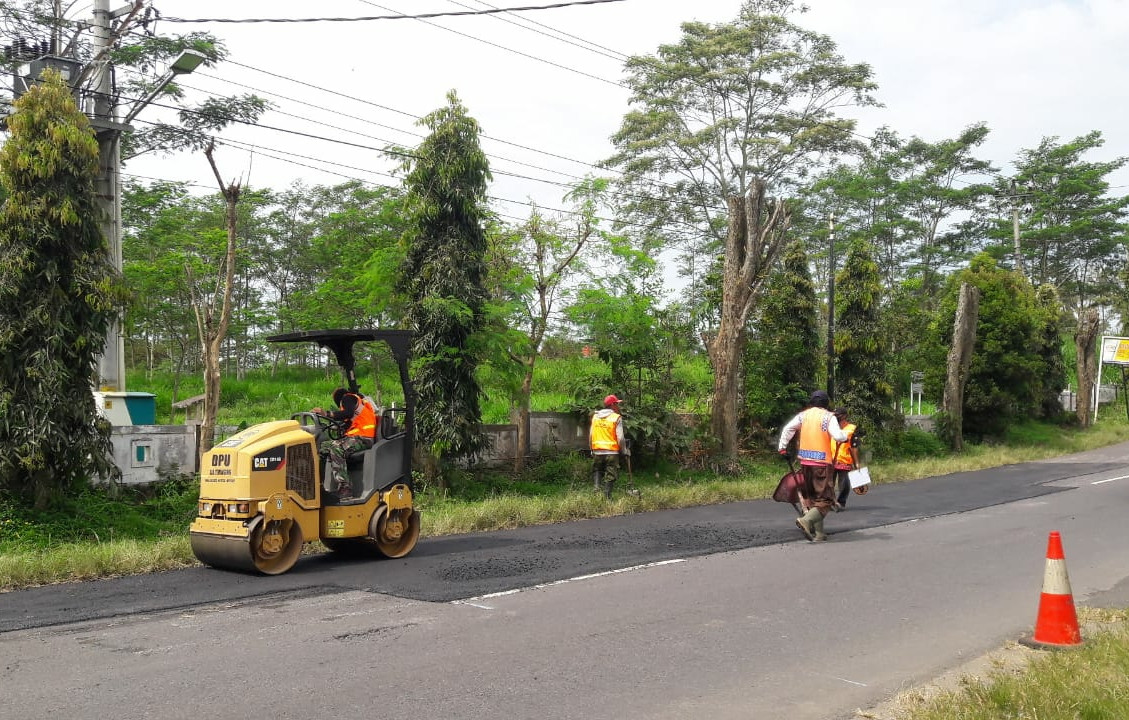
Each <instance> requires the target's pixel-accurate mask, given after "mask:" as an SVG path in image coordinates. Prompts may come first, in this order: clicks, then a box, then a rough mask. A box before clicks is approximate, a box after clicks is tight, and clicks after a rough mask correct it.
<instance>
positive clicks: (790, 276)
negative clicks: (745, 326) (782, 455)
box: [744, 241, 823, 428]
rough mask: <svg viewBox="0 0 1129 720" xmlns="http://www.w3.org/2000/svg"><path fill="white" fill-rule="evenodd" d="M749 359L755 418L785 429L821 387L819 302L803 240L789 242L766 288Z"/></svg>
mask: <svg viewBox="0 0 1129 720" xmlns="http://www.w3.org/2000/svg"><path fill="white" fill-rule="evenodd" d="M759 310H760V313H759V316H758V318H757V321H756V322H754V323H752V327H751V329H750V338H749V346H748V349H747V351H746V356H745V376H744V379H745V407H746V414H747V415H748V417H749V420H750V421H751V422H752V423H754V424H756V425H762V426H765V427H769V428H779V427H780V426H781V425H783V423H784V422H786V421H787V420H788V419H789V418H791V416H792V415H795V414H796V411H797V410H799V409H800V408H801V407H803V405H804V403H805V401H807V399H808V398H809V397H810V396H811V392H812V390H814V389H815V383H816V376H817V374H818V372H819V365H820V360H821V358H822V357H823V354H822V353H821V351H820V347H821V346H820V334H819V302H818V300H817V299H816V296H815V285H814V284H813V283H812V279H811V271H810V270H809V267H808V254H807V250H806V247H805V245H804V243H803V242H801V241H795V242H792V243H791V244H789V246H788V250H787V251H786V252H785V254H784V262H783V263H782V265H781V267H780V269H779V270H778V271H776V272H774V273H773V274H772V276H771V277H770V278H769V280H768V285H767V286H766V288H765V293H764V297H763V298H762V302H761V303H760V307H759Z"/></svg>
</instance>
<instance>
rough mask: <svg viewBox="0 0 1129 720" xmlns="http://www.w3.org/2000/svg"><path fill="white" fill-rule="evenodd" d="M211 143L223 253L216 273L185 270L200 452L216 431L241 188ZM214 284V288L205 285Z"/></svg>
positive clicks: (209, 152)
mask: <svg viewBox="0 0 1129 720" xmlns="http://www.w3.org/2000/svg"><path fill="white" fill-rule="evenodd" d="M212 151H213V147H212V146H210V145H209V146H208V149H207V150H206V151H205V153H204V154H205V156H206V157H207V158H208V165H210V166H211V168H212V173H213V174H214V175H215V177H216V183H218V184H219V188H220V194H222V195H223V199H224V206H225V212H224V221H225V222H224V225H225V230H226V243H225V246H224V252H223V255H222V256H221V257H220V260H219V262H218V263H216V264H215V265H214V268H215V272H216V277H215V279H214V280H215V281H214V282H212V279H211V278H208V279H207V280H203V282H202V283H197V282H195V281H194V278H193V277H192V274H191V268H186V269H187V270H188V271H189V282H190V283H191V284H192V287H193V293H192V309H193V311H194V312H195V314H196V332H197V336H198V337H199V339H200V356H201V357H202V358H203V360H204V417H203V420H202V422H201V423H200V447H199V448H197V449H198V450H199V452H200V453H201V454H203V453H205V452H207V451H208V450H211V449H212V444H213V441H214V439H215V432H216V411H217V410H218V409H219V404H220V391H221V389H222V387H221V384H220V350H221V349H222V348H223V343H224V340H225V339H226V338H227V328H228V325H229V324H230V322H231V296H232V291H233V287H234V282H235V240H236V218H237V212H238V206H239V195H240V192H241V190H242V188H241V186H240V184H239V183H234V182H233V183H228V184H227V185H224V182H223V179H222V178H221V177H220V171H219V169H218V168H217V167H216V162H215V160H214V159H213V157H212ZM209 287H214V288H215V290H214V291H208V290H206V288H209Z"/></svg>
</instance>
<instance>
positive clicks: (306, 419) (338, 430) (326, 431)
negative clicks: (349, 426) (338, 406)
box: [290, 412, 345, 440]
mask: <svg viewBox="0 0 1129 720" xmlns="http://www.w3.org/2000/svg"><path fill="white" fill-rule="evenodd" d="M290 419H291V420H297V421H298V424H299V425H300V426H302V428H303V429H305V430H306V431H307V432H311V433H312V434H313V435H314V436H315V437H317V438H318V439H319V440H320V439H321V438H322V437H325V438H327V439H329V440H338V439H340V438H342V437H344V436H345V429H344V425H343V424H342V422H341V421H340V420H334V419H333V418H331V417H329V416H328V415H320V414H318V413H315V412H299V413H294V414H293V415H291V416H290ZM311 427H313V428H316V429H315V430H310V428H311Z"/></svg>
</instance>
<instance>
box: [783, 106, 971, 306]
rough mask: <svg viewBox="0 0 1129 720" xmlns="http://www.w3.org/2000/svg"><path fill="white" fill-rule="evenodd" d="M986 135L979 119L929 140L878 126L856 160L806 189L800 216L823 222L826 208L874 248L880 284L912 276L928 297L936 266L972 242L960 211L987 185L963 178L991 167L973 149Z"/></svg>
mask: <svg viewBox="0 0 1129 720" xmlns="http://www.w3.org/2000/svg"><path fill="white" fill-rule="evenodd" d="M987 137H988V128H987V126H985V125H983V124H976V125H972V126H970V127H968V128H965V129H964V130H963V131H962V132H961V133H960V134H959V135H957V136H956V137H953V138H944V139H941V140H938V141H936V142H929V141H926V140H923V139H921V138H917V137H913V138H910V139H908V140H905V139H902V138H900V137H899V136H898V135H897V133H895V132H893V131H892V130H890V129H888V128H882V129H880V130H879V131H878V132H876V133H875V135H874V137H873V139H872V140H871V142H870V144H869V146H868V147H867V148H866V149H865V151H864V152H863V153H862V154H861V155H860V157H859V158H858V159H857V160H856V161H855V162H853V163H851V164H847V165H836V166H835V167H833V168H831V169H830V170H829V171H827V172H826V173H824V174H823V175H821V176H820V177H819V179H818V180H817V181H816V182H815V183H813V185H812V187H811V188H810V189H809V190H807V191H806V192H805V199H806V201H807V202H806V205H805V213H804V215H805V217H803V218H799V219H798V220H799V224H803V223H804V222H805V221H807V222H808V223H810V224H814V225H820V224H826V220H827V218H828V217H831V216H833V217H834V218H835V224H836V226H837V228H838V231H839V232H840V233H842V234H844V235H847V236H852V237H863V238H865V239H866V240H867V241H868V242H869V243H870V244H871V246H872V247H873V248H874V259H875V261H876V262H877V263H878V267H879V272H880V273H881V277H882V281H883V283H884V285H885V286H886V291H887V292H893V291H894V289H895V288H896V287H897V286H898V285H899V283H901V282H902V281H904V280H906V279H907V278H914V279H916V280H917V282H916V283H915V284H914V287H915V288H916V292H917V293H918V295H919V297H920V298H921V299H922V301H923V302H926V303H928V302H931V301H932V298H933V297H934V296H935V295H936V289H937V287H938V285H939V283H940V282H942V281H943V279H944V275H943V269H944V268H946V267H950V266H951V265H952V264H954V263H959V262H963V261H964V260H965V259H967V258H968V257H971V255H972V254H973V251H974V250H975V249H976V248H975V247H974V246H975V243H976V241H977V240H978V238H979V235H978V234H977V230H978V228H977V227H976V226H975V224H973V223H970V222H968V221H967V218H968V216H969V214H970V213H975V212H977V211H979V210H981V209H982V208H983V205H984V204H985V202H986V201H987V199H988V197H989V196H990V195H991V193H992V192H993V189H992V187H991V186H990V185H987V184H984V183H975V182H969V180H968V178H970V177H976V176H977V175H983V174H985V173H991V172H992V171H993V168H992V166H991V165H990V164H989V163H988V162H986V161H983V160H980V159H979V158H977V157H976V150H977V148H978V147H979V146H980V145H981V144H982V143H983V142H984V141H985V140H986V139H987Z"/></svg>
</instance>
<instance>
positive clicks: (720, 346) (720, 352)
mask: <svg viewBox="0 0 1129 720" xmlns="http://www.w3.org/2000/svg"><path fill="white" fill-rule="evenodd" d="M765 189H766V188H765V183H764V181H762V180H760V179H754V180H753V181H752V182H751V183H750V186H749V192H748V194H747V195H734V196H731V197H729V198H727V200H726V202H727V204H728V207H729V230H728V233H727V234H726V238H725V259H724V271H723V275H722V287H721V320H720V322H719V323H718V327H717V332H716V333H715V334H714V336H713V337H712V338H711V339H710V341H709V342H708V343H707V349H708V351H709V356H710V364H711V365H712V366H713V372H714V380H713V406H712V407H711V408H710V428H711V429H712V431H713V433H714V435H715V436H716V437H717V438H718V440H719V441H720V454H721V455H722V456H723V457H725V458H726V459H733V458H735V457H736V456H737V414H738V386H739V382H738V380H739V377H740V373H739V371H740V369H741V358H742V357H744V354H745V342H746V337H747V336H746V333H745V328H746V325H747V324H748V321H749V314H750V312H751V311H752V309H753V306H754V304H755V302H756V300H757V298H758V297H759V296H760V292H761V289H762V287H763V286H764V281H765V278H766V277H767V275H768V272H769V270H770V269H771V268H772V265H773V263H775V261H776V258H777V256H778V255H779V253H780V249H781V248H782V247H783V244H784V234H785V232H786V231H787V229H788V225H789V223H790V222H791V215H790V213H789V212H788V210H787V208H786V206H785V204H784V201H783V200H779V199H777V200H773V201H768V200H766V198H765Z"/></svg>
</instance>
